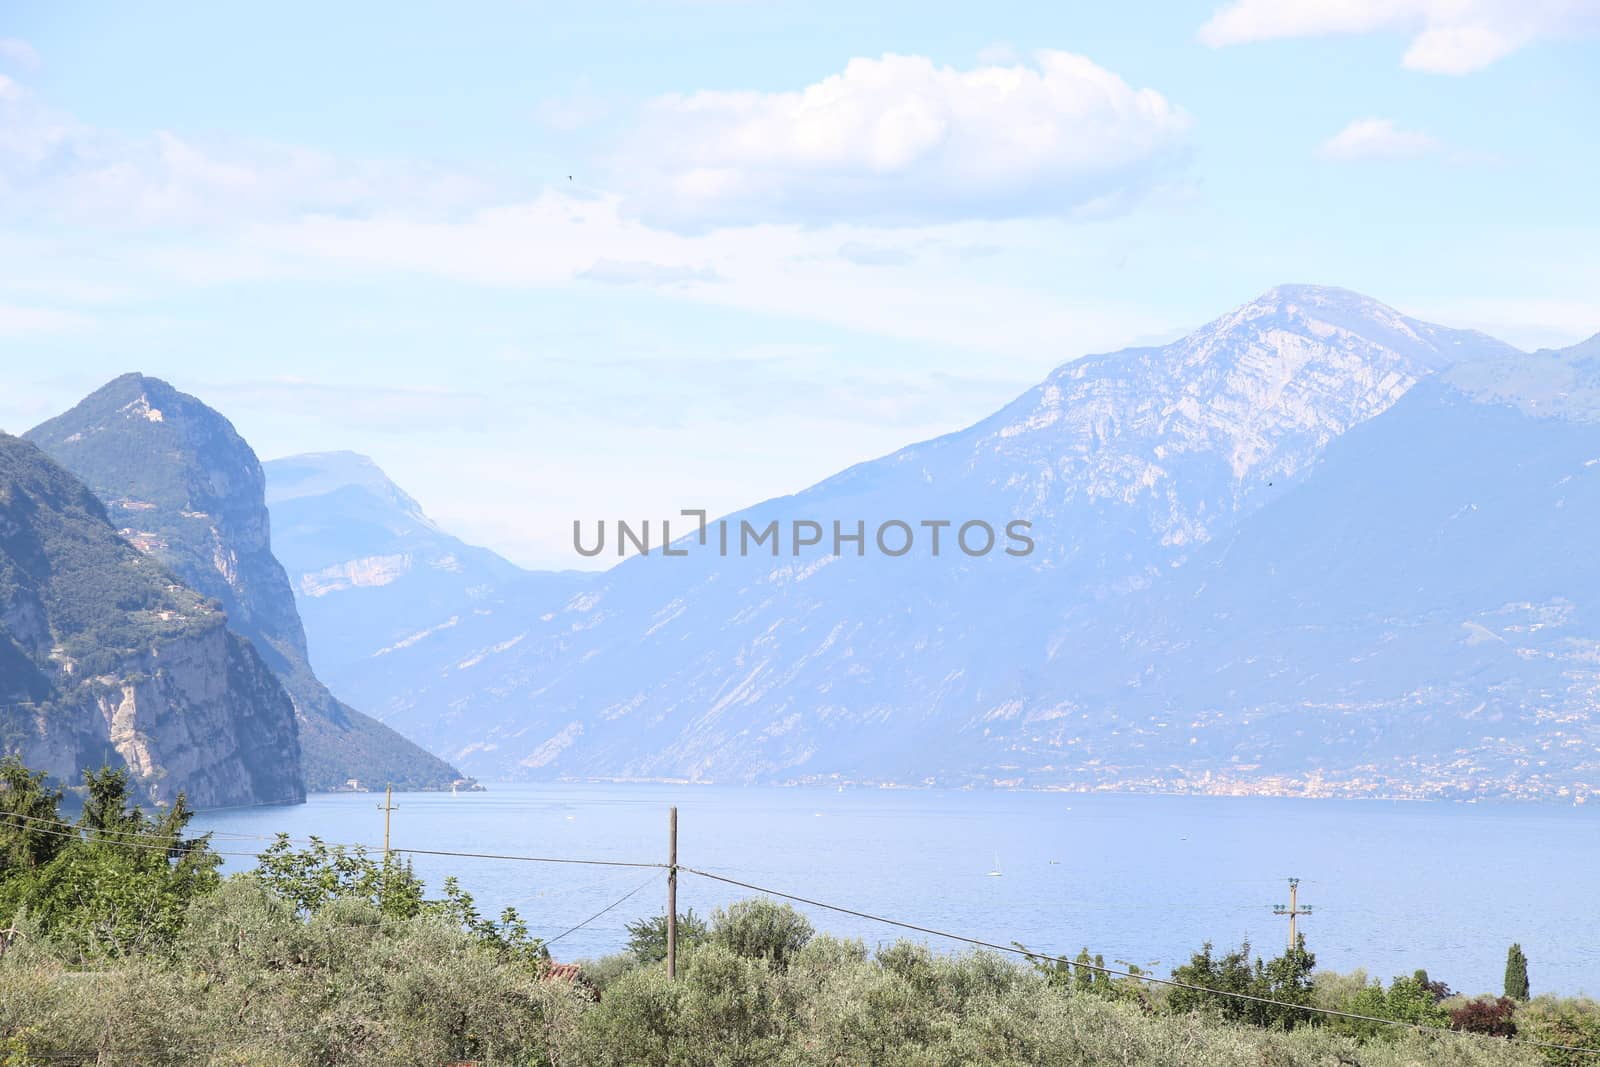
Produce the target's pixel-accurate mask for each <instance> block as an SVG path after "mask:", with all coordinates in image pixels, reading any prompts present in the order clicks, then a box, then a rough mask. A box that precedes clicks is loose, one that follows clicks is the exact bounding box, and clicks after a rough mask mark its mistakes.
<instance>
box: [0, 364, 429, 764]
mask: <svg viewBox="0 0 1600 1067" xmlns="http://www.w3.org/2000/svg"><path fill="white" fill-rule="evenodd" d="M26 436H27V438H28V439H29V440H31V441H33V442H35V443H36V444H39V445H40V446H41V447H42V448H44V449H45V451H47V452H49V453H50V454H51V455H52V456H53V457H54V458H55V459H56V460H57V461H59V462H61V463H62V464H63V465H64V466H66V467H67V468H68V469H70V470H72V471H73V472H74V473H75V474H77V475H78V476H79V477H81V478H82V479H83V481H84V482H85V483H86V484H88V485H89V487H90V488H91V489H93V490H94V491H95V493H96V494H97V495H98V496H99V497H100V498H101V500H102V501H103V502H104V503H105V505H106V508H107V511H108V513H109V514H110V515H112V516H113V517H114V518H115V520H116V521H117V523H118V524H119V525H120V524H126V525H122V526H121V533H122V535H123V536H124V537H125V538H127V539H128V540H129V542H130V543H132V544H133V545H134V546H135V547H137V548H139V549H140V550H141V551H144V552H146V553H148V554H150V555H152V556H154V557H155V558H157V559H159V560H161V561H162V562H163V563H165V564H166V565H168V566H170V567H171V568H172V569H173V570H174V571H175V572H176V573H177V574H178V575H179V576H180V577H182V578H183V579H184V580H185V581H187V582H189V583H190V584H192V585H193V586H194V587H195V588H197V589H198V590H200V591H201V592H202V593H204V594H206V595H208V596H211V597H214V598H215V599H216V600H217V601H218V602H220V603H221V604H222V605H223V608H224V610H225V611H226V613H227V616H228V625H229V627H230V628H231V629H232V630H234V632H236V633H239V634H240V635H241V636H243V637H245V638H246V639H248V640H249V641H250V642H251V643H252V644H253V645H254V646H255V647H256V650H257V651H258V652H259V653H260V654H261V655H262V658H263V659H264V660H266V662H267V663H268V665H269V666H270V667H271V668H272V669H273V671H274V673H275V674H277V675H278V677H279V678H280V679H281V680H282V681H283V684H284V687H285V688H286V689H287V690H288V692H289V694H290V696H291V697H292V698H293V700H294V702H295V707H296V711H297V713H298V714H299V716H300V719H301V733H302V744H303V748H304V766H305V769H306V775H307V781H308V784H309V785H310V786H311V788H313V789H319V790H326V789H336V788H341V787H343V785H344V784H345V782H346V781H347V780H348V779H351V778H355V779H359V780H362V781H371V780H389V781H394V782H395V783H396V784H399V785H403V786H413V787H433V788H441V787H444V786H447V785H449V784H450V782H452V781H453V780H455V779H456V778H458V777H459V774H458V773H457V772H456V771H455V770H454V768H452V767H450V766H448V765H447V764H445V763H444V762H443V761H441V760H439V759H437V757H434V756H433V755H431V754H430V753H427V752H425V751H424V750H422V749H421V748H420V747H418V746H416V745H414V744H413V743H412V742H410V741H409V740H407V739H405V738H404V737H402V736H401V735H399V734H397V733H395V732H393V731H391V730H389V729H388V728H387V727H385V726H383V725H381V724H380V723H378V722H377V721H376V720H373V719H371V718H370V717H368V716H364V715H362V714H361V713H360V712H357V711H355V710H354V709H352V708H350V707H349V706H348V705H345V704H344V703H342V702H341V701H339V700H337V699H336V698H335V697H334V696H333V695H332V694H331V693H330V692H329V691H328V689H327V687H326V686H324V685H323V684H322V683H321V682H320V681H319V680H318V679H317V677H316V675H315V673H314V672H313V670H312V668H311V666H310V663H309V658H308V652H307V645H306V639H305V633H304V630H303V627H302V625H301V621H300V617H299V615H298V613H297V609H296V607H295V602H294V598H293V594H292V592H291V591H290V589H289V585H288V578H287V576H286V574H285V572H284V570H283V567H282V565H281V564H280V563H279V562H278V561H277V559H276V557H275V556H274V555H273V552H272V544H271V529H270V519H269V516H268V511H267V508H266V503H265V475H264V474H263V472H262V470H261V465H260V461H259V460H257V458H256V456H255V453H254V451H252V450H251V448H250V446H249V445H248V443H246V442H245V441H244V439H243V438H242V437H240V436H239V434H238V433H237V431H236V430H235V429H234V427H233V425H232V423H230V422H229V421H228V420H227V419H226V418H225V417H223V416H222V415H221V414H219V413H218V412H216V411H214V410H213V409H211V408H210V407H208V406H206V405H205V404H204V403H203V402H201V401H200V400H198V399H196V398H195V397H193V396H190V395H189V394H186V393H183V392H180V391H179V390H177V389H175V388H173V387H172V386H171V385H170V384H169V383H167V382H164V381H162V380H161V379H159V378H151V377H148V376H145V375H143V374H139V373H130V374H124V375H121V376H119V377H117V378H115V379H113V380H112V381H110V382H108V383H106V384H105V385H104V386H102V387H100V388H99V389H97V390H95V391H94V392H92V393H90V394H89V395H88V396H87V397H85V398H84V399H83V400H81V401H80V402H79V403H78V404H76V405H74V407H73V408H72V409H70V410H69V411H67V412H65V413H63V414H61V415H58V416H56V417H55V418H52V419H49V420H46V421H45V422H43V423H41V424H40V425H39V426H37V427H35V428H34V429H33V430H30V431H29V432H28V434H27V435H26Z"/></svg>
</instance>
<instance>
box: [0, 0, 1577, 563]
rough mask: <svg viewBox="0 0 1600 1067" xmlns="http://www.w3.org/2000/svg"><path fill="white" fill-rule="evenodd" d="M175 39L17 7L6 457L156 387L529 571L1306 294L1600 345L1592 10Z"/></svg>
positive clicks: (1, 89) (431, 17)
mask: <svg viewBox="0 0 1600 1067" xmlns="http://www.w3.org/2000/svg"><path fill="white" fill-rule="evenodd" d="M863 7H867V8H869V9H868V10H862V9H863ZM150 11H151V9H148V8H145V9H143V10H137V9H136V8H135V6H134V5H120V6H109V5H108V6H104V7H101V8H98V9H96V10H95V11H94V12H93V14H92V15H90V14H89V13H88V12H87V9H84V8H81V7H78V8H75V7H72V6H69V5H60V4H53V3H36V4H34V3H15V2H13V3H9V4H6V5H5V6H3V7H0V252H3V253H4V254H3V255H0V360H3V369H4V372H5V379H4V380H5V383H6V384H5V388H4V390H3V391H0V427H3V428H5V429H7V430H10V431H13V432H19V431H21V430H23V429H26V428H27V427H29V426H31V425H33V424H34V423H36V422H38V421H39V420H41V419H43V418H45V417H47V416H49V415H51V414H54V413H56V412H58V411H60V410H62V409H64V408H65V407H68V406H70V405H71V404H72V403H73V402H75V401H76V400H77V399H78V398H79V397H81V396H82V395H83V394H85V393H86V392H88V391H89V390H91V389H92V388H94V387H95V386H97V385H99V384H100V383H101V382H103V381H104V380H106V379H108V378H110V377H112V376H114V375H115V374H117V373H121V372H123V371H126V370H131V369H138V370H142V371H144V372H146V373H149V374H156V375H160V376H162V377H165V378H168V379H170V380H171V381H173V382H174V383H175V384H177V385H178V386H179V387H181V388H184V389H186V390H188V391H190V392H193V393H195V394H197V395H199V396H201V397H202V398H203V399H205V400H207V401H208V402H210V403H212V404H213V405H214V406H216V407H218V408H220V409H221V410H223V411H224V412H225V413H226V414H227V415H229V416H230V417H231V418H232V419H233V420H234V422H235V424H236V425H237V426H238V427H239V429H240V431H241V432H242V433H244V435H245V436H246V438H247V439H249V440H250V441H251V443H252V444H253V445H254V446H255V447H256V450H257V451H258V452H259V453H260V454H261V455H262V456H263V458H271V457H274V456H279V455H286V454H290V453H294V452H301V451H316V450H323V449H336V448H351V449H355V450H358V451H362V452H366V453H368V454H370V455H372V456H373V457H374V458H375V459H376V460H377V461H378V462H379V463H380V465H382V466H383V467H384V468H385V469H386V470H387V471H388V472H389V473H390V474H391V476H393V477H394V478H395V479H396V480H397V481H399V482H400V483H401V484H402V485H403V486H404V487H405V488H406V489H407V490H408V491H410V492H411V493H412V494H413V495H415V496H416V497H417V498H418V499H419V500H421V501H422V503H423V504H424V506H425V507H426V508H427V509H428V510H429V511H430V512H431V513H432V514H434V515H435V517H437V518H439V519H440V520H441V521H442V522H443V523H445V524H446V525H447V526H448V527H449V528H451V529H452V530H453V531H455V532H457V533H460V534H461V535H462V536H465V537H467V538H468V539H470V540H476V541H478V542H481V543H486V544H489V545H490V546H491V547H494V548H497V549H499V550H500V551H502V552H505V553H506V554H508V555H510V556H511V557H512V558H514V559H517V560H518V561H520V562H524V563H527V564H532V565H546V566H574V565H578V564H580V563H581V562H582V561H581V560H579V559H578V558H577V557H576V556H575V555H574V554H573V553H572V551H571V549H570V544H569V537H570V524H571V521H572V519H574V518H583V519H585V520H592V519H594V518H599V517H617V516H623V517H647V516H660V515H670V514H674V513H676V512H677V511H678V509H680V508H684V507H707V508H709V509H711V510H712V511H713V512H720V511H727V510H731V509H734V508H737V507H740V506H744V505H746V504H749V503H752V502H754V501H756V500H759V499H763V498H765V497H769V496H773V495H777V494H780V493H785V492H791V491H794V490H797V489H800V488H803V487H804V486H805V485H808V484H810V483H812V482H814V481H817V480H819V479H820V478H823V477H825V476H827V475H828V474H830V473H832V472H834V471H836V470H838V469H840V468H841V467H844V466H846V465H848V464H850V463H852V462H855V461H858V460H861V459H865V458H869V457H871V456H874V455H878V454H881V453H883V452H886V451H890V450H892V449H894V448H896V447H898V446H900V445H903V444H906V443H909V442H911V441H913V440H917V439H920V438H924V437H928V436H931V435H934V434H937V433H942V432H945V431H948V430H951V429H954V428H957V427H959V426H961V425H965V424H967V423H969V422H972V421H974V420H976V419H978V418H980V417H982V416H984V415H986V414H988V413H989V412H991V411H992V410H993V409H994V408H996V407H998V406H999V405H1000V404H1002V403H1004V402H1005V401H1006V400H1007V399H1009V398H1010V397H1011V396H1013V395H1015V394H1016V393H1017V392H1020V391H1021V390H1022V389H1024V388H1026V387H1027V386H1028V385H1030V384H1032V383H1033V382H1035V381H1037V380H1038V379H1039V378H1041V377H1043V375H1044V374H1045V373H1046V372H1048V370H1049V369H1050V368H1052V367H1053V366H1056V365H1058V364H1060V363H1062V362H1064V361H1066V360H1069V359H1073V358H1076V357H1078V356H1080V355H1083V354H1086V353H1089V352H1096V351H1105V350H1110V349H1115V348H1118V347H1122V346H1125V345H1129V344H1141V343H1150V342H1152V341H1158V340H1164V339H1167V338H1170V337H1173V336H1176V335H1178V334H1180V333H1182V332H1184V331H1185V330H1187V329H1189V328H1191V327H1193V326H1195V325H1198V324H1199V323H1201V322H1203V321H1205V320H1207V319H1210V318H1212V317H1215V316H1216V315H1218V314H1220V313H1222V312H1224V311H1225V310H1227V309H1228V308H1230V307H1233V306H1235V305H1237V304H1240V303H1243V302H1245V301H1247V300H1248V299H1250V298H1251V297H1253V296H1255V295H1256V294H1258V293H1259V292H1261V291H1263V290H1265V289H1267V288H1270V287H1271V286H1272V285H1275V284H1278V283H1280V282H1293V281H1310V282H1321V283H1327V284H1336V285H1343V286H1347V287H1350V288H1353V289H1357V290H1360V291H1362V292H1365V293H1367V294H1369V295H1371V296H1374V297H1377V298H1378V299H1380V300H1383V301H1385V302H1387V303H1390V304H1392V305H1394V306H1396V307H1398V308H1400V309H1401V310H1403V311H1405V312H1407V313H1410V314H1414V315H1417V316H1419V317H1422V318H1428V319H1432V320H1434V321H1439V322H1444V323H1447V324H1449V325H1453V326H1472V327H1478V328H1481V329H1484V330H1487V331H1489V332H1491V333H1494V334H1496V335H1498V336H1501V337H1503V338H1505V339H1507V340H1509V341H1511V342H1513V343H1515V344H1518V345H1521V346H1524V347H1537V346H1541V345H1553V344H1565V343H1570V342H1572V341H1576V340H1579V339H1581V338H1582V337H1585V336H1588V335H1589V334H1592V333H1594V332H1596V331H1597V330H1600V257H1596V256H1595V255H1594V253H1593V251H1592V250H1593V249H1594V248H1596V247H1600V240H1597V238H1600V219H1597V212H1596V208H1595V194H1594V192H1593V189H1594V186H1595V179H1594V175H1595V174H1596V173H1597V172H1600V166H1597V164H1600V147H1597V143H1600V137H1597V136H1596V134H1597V133H1600V130H1597V129H1596V126H1597V119H1596V108H1595V106H1594V105H1595V101H1597V100H1600V63H1597V62H1596V58H1597V54H1596V45H1597V36H1596V32H1597V30H1600V4H1597V3H1596V2H1594V0H1524V2H1521V3H1515V4H1513V3H1504V2H1500V0H1390V2H1384V3H1376V2H1374V3H1367V2H1365V0H1349V2H1345V3H1341V4H1336V5H1333V4H1325V3H1324V4H1315V3H1303V2H1301V0H1239V2H1236V3H1216V2H1207V3H1195V4H1181V3H1172V4H1159V5H1158V4H1149V5H1096V6H1093V7H1091V6H1087V5H1076V4H1074V5H1065V4H1061V5H1042V4H1007V3H990V4H985V5H979V6H975V5H970V4H927V3H919V4H909V3H907V4H899V3H885V4H876V5H859V4H826V3H824V4H818V3H810V4H803V5H802V4H787V3H778V2H767V3H757V2H753V3H740V2H735V0H727V2H705V3H673V2H667V0H657V2H648V3H636V4H624V5H603V4H586V5H570V6H559V5H551V4H539V5H532V4H525V3H517V4H511V3H506V4H496V3H478V4H472V5H450V6H446V5H428V4H418V5H394V4H383V5H379V4H366V3H347V4H341V5H336V6H333V7H329V6H328V5H311V4H298V3H280V4H277V5H273V6H271V7H270V8H268V7H247V6H244V5H209V6H204V7H194V8H189V9H186V10H185V11H184V12H182V14H181V16H180V15H179V14H178V13H176V12H169V13H168V14H166V15H164V16H162V17H155V16H152V15H151V13H150Z"/></svg>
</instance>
